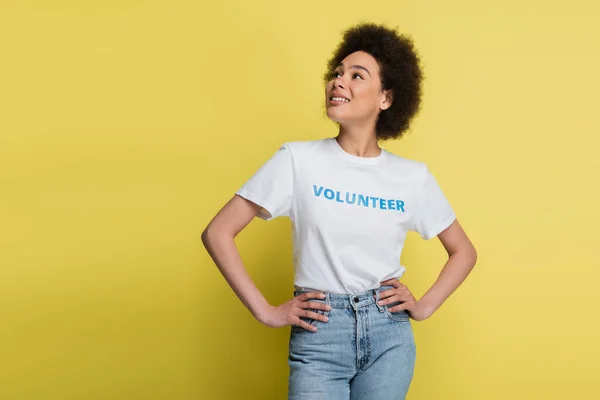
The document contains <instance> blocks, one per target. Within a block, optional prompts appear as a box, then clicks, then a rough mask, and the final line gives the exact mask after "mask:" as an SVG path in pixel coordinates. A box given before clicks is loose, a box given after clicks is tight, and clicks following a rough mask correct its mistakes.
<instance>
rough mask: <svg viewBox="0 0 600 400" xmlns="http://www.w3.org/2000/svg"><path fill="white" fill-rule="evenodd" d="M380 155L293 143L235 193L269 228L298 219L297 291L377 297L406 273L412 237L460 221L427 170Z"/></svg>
mask: <svg viewBox="0 0 600 400" xmlns="http://www.w3.org/2000/svg"><path fill="white" fill-rule="evenodd" d="M381 150H382V151H381V154H380V155H378V156H377V157H359V156H355V155H353V154H350V153H347V152H346V151H345V150H344V149H342V147H341V146H340V145H339V143H338V142H337V140H336V139H335V138H333V137H332V138H326V139H320V140H312V141H295V142H287V143H284V144H283V145H282V146H281V147H280V148H279V149H278V150H277V151H276V152H275V154H274V155H273V156H272V157H271V158H270V159H269V160H268V161H267V162H266V163H265V164H263V165H262V167H261V168H260V169H259V170H258V171H256V172H255V173H254V175H252V176H251V177H250V179H249V180H248V181H246V183H245V184H244V185H243V186H242V187H241V188H240V189H239V190H238V191H237V192H236V194H237V195H239V196H241V197H244V198H246V199H248V200H250V201H252V202H253V203H256V204H258V205H259V206H261V207H262V209H261V211H260V213H259V214H258V217H260V218H262V219H264V220H267V221H268V220H271V219H273V218H276V217H279V216H283V215H285V216H287V217H289V218H290V219H291V221H292V225H293V232H292V238H293V261H294V269H295V276H294V285H295V287H297V288H303V289H309V290H319V291H328V292H331V293H358V292H363V291H366V290H370V289H376V288H378V287H379V286H380V282H381V281H384V280H387V279H390V278H399V277H400V276H402V274H403V273H404V271H405V270H406V268H405V267H404V266H403V265H401V264H400V255H401V253H402V249H403V247H404V240H405V238H406V233H407V232H408V231H410V230H412V231H416V232H418V233H419V234H420V235H421V237H423V238H424V239H425V240H429V239H431V238H433V237H435V236H437V235H438V233H440V232H441V231H443V230H444V229H446V228H447V227H448V226H449V225H450V224H451V223H452V222H453V221H454V219H455V218H456V216H455V213H454V211H453V209H452V207H451V206H450V204H449V202H448V200H447V199H446V197H445V196H444V194H443V192H442V190H441V188H440V187H439V185H438V184H437V182H436V180H435V178H434V177H433V175H432V174H431V172H430V171H429V170H428V168H427V166H426V164H425V163H423V162H420V161H415V160H410V159H407V158H403V157H401V156H398V155H395V154H393V153H390V152H388V151H386V150H385V149H381Z"/></svg>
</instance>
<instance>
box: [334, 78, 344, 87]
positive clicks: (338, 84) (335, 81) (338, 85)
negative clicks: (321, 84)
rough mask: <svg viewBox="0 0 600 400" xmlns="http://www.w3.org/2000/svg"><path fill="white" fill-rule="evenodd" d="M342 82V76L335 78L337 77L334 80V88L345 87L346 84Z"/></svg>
mask: <svg viewBox="0 0 600 400" xmlns="http://www.w3.org/2000/svg"><path fill="white" fill-rule="evenodd" d="M340 83H341V80H340V78H339V77H338V78H335V79H334V80H333V88H334V89H335V88H338V87H341V88H343V87H344V86H342V85H341V84H340Z"/></svg>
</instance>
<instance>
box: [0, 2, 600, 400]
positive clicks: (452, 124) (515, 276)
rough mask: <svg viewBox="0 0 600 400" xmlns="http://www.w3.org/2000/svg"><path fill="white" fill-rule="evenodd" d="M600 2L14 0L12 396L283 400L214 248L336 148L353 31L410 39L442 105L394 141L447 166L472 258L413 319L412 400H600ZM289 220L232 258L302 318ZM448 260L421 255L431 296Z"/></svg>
mask: <svg viewBox="0 0 600 400" xmlns="http://www.w3.org/2000/svg"><path fill="white" fill-rule="evenodd" d="M599 11H600V6H598V5H597V3H596V2H592V1H582V0H575V1H572V2H568V3H565V2H547V1H541V0H537V1H528V2H523V1H517V0H510V1H502V2H494V3H491V2H482V1H475V0H457V1H452V2H447V1H435V2H416V1H398V0H395V1H375V2H364V1H342V2H333V3H323V2H318V1H299V2H284V1H252V2H244V1H219V2H210V3H208V2H195V1H174V0H171V1H166V0H162V1H141V0H140V1H123V0H120V1H95V2H81V1H74V0H71V1H64V0H63V1H59V0H55V1H41V0H35V1H33V0H32V1H3V2H2V3H0V50H1V57H2V62H1V63H0V191H1V194H0V226H1V228H0V318H1V320H0V398H2V399H6V400H12V399H19V400H21V399H86V400H91V399H128V400H129V399H144V400H150V399H165V400H171V399H176V400H180V399H181V400H184V399H185V400H187V399H284V398H286V393H287V374H288V369H287V343H288V342H287V341H288V335H289V327H287V328H280V329H273V328H268V327H265V326H263V325H261V324H260V323H259V322H257V321H256V320H255V319H254V318H253V317H252V315H251V314H250V313H249V312H248V311H247V310H246V309H245V307H244V306H243V305H242V303H241V302H240V301H239V300H238V298H237V297H236V296H235V294H234V293H233V291H232V290H231V289H230V288H229V286H228V285H227V284H226V282H225V280H224V279H223V278H222V276H221V275H220V273H219V271H218V269H217V268H216V266H215V265H214V263H213V262H212V260H211V259H210V257H209V256H208V254H207V253H206V251H205V249H204V248H203V246H202V244H201V241H200V233H201V231H202V229H203V228H204V227H205V226H206V224H207V223H208V222H209V220H210V218H212V216H213V215H214V214H215V213H216V212H217V211H218V210H219V209H220V207H221V206H222V205H223V204H224V203H225V202H226V201H227V200H228V199H229V198H230V197H231V196H232V195H233V193H234V192H235V191H236V190H237V189H238V188H239V187H240V186H241V185H242V184H243V183H244V182H245V181H246V180H247V179H248V178H249V177H250V176H251V174H252V173H253V172H254V171H255V170H257V169H258V168H259V167H260V165H262V163H264V162H265V161H266V160H267V159H268V158H269V157H270V156H272V155H273V154H274V153H275V151H276V150H277V148H278V147H279V145H280V144H281V143H283V142H285V141H292V140H313V139H320V138H324V137H332V136H335V135H336V134H337V131H336V128H335V125H334V124H333V123H332V122H331V121H329V120H327V118H326V117H325V116H324V114H323V109H322V103H323V101H324V96H323V86H322V82H321V76H322V73H323V71H324V70H323V69H324V67H325V61H326V59H327V58H328V57H329V56H330V55H331V53H332V51H333V49H334V47H335V45H336V44H337V43H338V42H339V40H340V39H341V32H342V31H343V30H344V29H345V28H346V27H348V26H350V25H351V24H353V23H356V22H360V21H367V20H368V21H374V22H382V23H386V24H388V25H390V26H398V27H399V29H400V31H401V32H404V33H408V34H410V35H412V36H413V38H414V40H415V44H416V46H417V49H418V51H419V53H420V55H421V58H422V61H423V67H424V73H425V76H426V81H425V84H424V100H423V110H422V112H421V113H420V114H419V116H418V117H417V119H416V120H415V124H414V126H413V128H412V131H411V132H410V133H409V134H408V135H407V136H406V137H405V138H404V139H403V140H399V141H395V142H384V143H382V146H383V147H384V148H386V149H387V150H389V151H392V152H394V153H396V154H399V155H402V156H404V157H408V158H413V159H417V160H421V161H424V162H427V163H428V165H429V166H430V168H431V170H432V171H433V172H434V174H435V175H436V178H437V179H438V181H439V183H440V184H441V186H442V188H443V190H444V192H445V193H446V195H447V197H448V199H449V200H450V202H451V204H452V205H453V207H454V208H455V210H456V212H457V214H458V216H459V220H460V221H461V223H462V225H463V227H464V228H465V230H466V232H467V233H468V235H469V236H470V238H471V240H472V241H473V243H474V244H475V246H476V248H477V250H478V254H479V260H478V263H477V265H476V267H475V270H474V271H473V272H472V274H471V275H470V276H469V277H468V279H467V280H466V282H465V283H464V284H463V285H462V286H461V287H460V288H459V289H458V291H457V292H455V294H453V295H452V296H451V297H450V299H449V300H448V301H447V302H446V303H445V304H444V305H443V306H442V307H441V308H440V309H439V310H438V311H437V312H436V313H435V314H434V315H433V316H432V317H431V318H430V319H428V320H425V321H422V322H414V321H413V327H414V331H415V336H416V341H417V365H416V370H415V376H414V379H413V384H412V386H411V389H410V392H409V396H408V398H409V399H411V400H417V399H423V400H425V399H426V400H430V399H444V400H449V399H460V400H467V399H477V400H481V399H485V400H494V399H509V398H510V399H546V400H547V399H597V398H600V386H599V385H598V382H599V380H600V372H599V371H600V366H599V365H598V364H599V361H598V360H599V359H600V343H599V339H600V329H599V325H600V323H599V322H598V306H600V304H599V303H600V302H599V300H600V295H599V291H598V289H597V285H598V281H599V280H600V269H599V267H600V261H599V260H600V258H599V257H598V255H597V251H598V246H599V244H598V237H599V235H598V226H600V212H599V208H598V206H599V200H600V196H599V193H598V182H599V181H600V179H599V178H600V176H599V175H600V174H599V172H600V159H599V157H598V148H599V145H600V140H599V139H598V126H599V124H598V123H599V122H600V117H599V116H598V113H597V108H598V93H599V92H600V84H599V83H600V79H599V78H598V71H600V55H599V54H600V53H599V52H598V39H599V38H600V26H599V25H598V24H597V21H598V16H599ZM290 229H291V223H290V221H289V220H287V219H284V218H280V219H277V220H274V221H272V222H268V223H266V222H264V221H261V220H258V219H256V220H254V221H253V222H252V223H251V224H250V225H249V226H248V228H247V229H246V230H244V231H243V232H242V233H241V234H240V235H239V236H238V237H237V239H236V243H237V244H238V246H239V249H240V252H241V254H242V258H243V260H244V262H245V265H246V267H247V268H248V270H249V272H250V274H251V276H252V278H253V279H254V281H255V283H256V284H257V285H258V287H259V289H260V290H261V291H262V292H263V294H264V295H265V296H266V297H267V299H268V300H269V301H270V302H271V304H280V303H282V302H284V301H287V300H289V299H290V298H291V295H292V284H293V282H292V279H293V267H292V264H291V255H292V253H291V251H292V248H291V230H290ZM444 260H445V252H444V250H443V247H442V246H441V245H440V244H439V242H438V240H437V239H433V240H432V241H423V240H422V239H420V237H418V236H417V235H416V234H415V233H411V234H410V235H409V237H408V241H407V245H406V248H405V252H404V254H403V257H402V261H403V264H404V265H406V266H407V269H408V271H407V273H406V275H405V277H404V278H403V282H404V283H406V284H407V285H408V286H409V288H411V290H412V291H413V293H414V294H415V296H416V297H419V296H421V295H422V294H423V293H424V292H425V291H426V290H427V289H428V288H429V286H430V285H431V284H432V283H433V281H434V280H435V278H436V277H437V274H438V272H439V270H440V268H441V266H442V264H443V262H444Z"/></svg>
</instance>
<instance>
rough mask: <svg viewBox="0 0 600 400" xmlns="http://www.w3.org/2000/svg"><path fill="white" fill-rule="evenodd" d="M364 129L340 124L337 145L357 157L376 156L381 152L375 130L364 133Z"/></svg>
mask: <svg viewBox="0 0 600 400" xmlns="http://www.w3.org/2000/svg"><path fill="white" fill-rule="evenodd" d="M365 132H366V131H365V130H362V129H357V128H347V127H344V126H340V130H339V133H338V136H337V137H336V140H337V141H338V143H339V145H340V146H341V147H342V148H343V149H344V151H346V152H347V153H349V154H352V155H355V156H358V157H377V156H379V155H380V154H381V151H382V150H381V148H380V147H379V145H378V144H377V136H376V135H375V131H374V130H373V131H371V132H370V133H365Z"/></svg>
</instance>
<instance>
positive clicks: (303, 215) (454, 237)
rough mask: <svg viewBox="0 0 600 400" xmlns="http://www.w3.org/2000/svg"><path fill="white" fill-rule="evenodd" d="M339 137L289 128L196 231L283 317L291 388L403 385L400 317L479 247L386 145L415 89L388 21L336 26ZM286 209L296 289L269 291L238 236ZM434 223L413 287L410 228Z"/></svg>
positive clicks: (427, 230) (389, 389)
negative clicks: (439, 256) (430, 274)
mask: <svg viewBox="0 0 600 400" xmlns="http://www.w3.org/2000/svg"><path fill="white" fill-rule="evenodd" d="M324 78H325V82H324V83H325V107H326V113H327V116H328V117H329V118H330V119H331V120H333V121H334V122H336V123H337V126H338V128H339V131H338V134H337V136H336V137H329V138H325V139H321V140H312V141H295V142H286V143H283V145H282V146H281V147H280V148H279V149H278V150H277V151H276V152H275V154H274V155H273V156H272V157H271V158H270V159H269V160H268V161H267V162H266V163H265V164H264V165H263V166H262V167H261V168H260V169H259V170H258V171H257V172H255V173H254V175H253V176H251V177H250V179H249V180H248V181H247V182H246V183H245V184H244V185H243V186H242V187H241V188H240V189H239V190H238V191H237V192H236V194H235V195H234V196H233V197H232V198H231V200H230V201H229V202H228V203H227V204H226V205H225V206H224V207H223V208H222V209H221V210H220V211H219V213H218V214H217V215H216V216H215V217H214V218H213V219H212V221H211V222H210V223H209V225H208V226H207V228H206V229H205V230H204V232H203V234H202V240H203V243H204V244H205V246H206V248H207V251H208V252H209V254H210V255H211V257H212V258H213V260H214V261H215V263H216V265H217V266H218V268H219V269H220V271H221V273H222V274H223V276H224V277H225V279H226V280H227V282H228V283H229V285H230V286H231V288H232V289H233V290H234V292H235V293H236V295H237V296H238V297H239V298H240V300H241V301H242V302H243V303H244V305H245V306H246V307H247V308H248V309H249V310H250V312H251V313H252V314H253V315H254V316H255V317H256V318H257V319H258V321H260V322H261V323H263V324H265V325H267V326H270V327H282V326H286V325H291V329H290V341H289V358H288V364H289V367H290V375H289V399H290V400H292V399H294V400H297V399H303V400H304V399H310V400H320V399H323V400H338V399H339V400H342V399H343V400H348V399H352V400H357V399H374V400H378V399H386V400H389V399H404V398H405V397H406V393H407V391H408V388H409V385H410V383H411V380H412V377H413V371H414V366H415V356H416V348H415V341H414V337H413V331H412V325H411V322H410V320H409V318H411V319H413V320H415V321H421V320H424V319H426V318H428V317H430V316H431V315H432V314H433V313H434V311H435V310H437V309H438V308H439V307H440V306H441V305H442V303H443V302H444V301H445V300H446V299H447V298H448V297H449V296H450V294H451V293H452V292H453V291H454V290H455V289H456V288H457V287H458V286H459V285H460V284H461V283H462V282H463V281H464V279H465V278H466V276H467V275H468V274H469V272H470V271H471V269H472V268H473V266H474V265H475V261H476V251H475V249H474V247H473V245H472V243H471V242H470V240H469V239H468V237H467V236H466V234H465V232H464V231H463V229H462V228H461V226H460V224H459V223H458V220H457V219H456V215H455V213H454V211H453V209H452V207H451V206H450V204H449V202H448V201H447V199H446V197H445V196H444V194H443V192H442V190H441V188H440V186H439V185H438V184H437V182H436V180H435V178H434V176H433V175H432V173H431V172H430V171H429V170H428V168H427V165H426V164H425V163H423V162H420V161H416V160H411V159H407V158H404V157H401V156H398V155H395V154H393V153H390V152H388V151H386V150H384V149H382V148H380V147H379V146H378V140H388V139H396V138H400V137H401V136H402V134H403V133H404V132H406V131H407V130H408V128H409V125H410V122H411V120H412V119H413V117H414V116H415V115H416V113H417V111H418V110H419V107H420V102H421V81H422V73H421V69H420V66H419V58H418V55H417V54H416V52H415V50H414V47H413V44H412V41H411V39H409V38H408V37H405V36H403V35H399V34H398V33H396V31H394V30H392V29H389V28H387V27H385V26H383V25H377V24H372V23H362V24H359V25H356V26H353V27H351V28H348V29H347V30H346V31H345V32H344V37H343V40H342V42H341V43H340V44H339V45H338V47H337V48H336V50H335V51H334V54H333V56H332V58H331V59H330V60H329V61H328V69H327V71H326V74H325V77H324ZM255 216H258V217H260V218H261V219H264V220H271V219H273V218H276V217H279V216H287V217H289V218H290V219H291V220H292V223H293V244H294V253H293V254H294V267H295V277H294V285H295V287H294V289H295V290H294V293H293V294H294V296H293V298H292V299H290V300H289V301H287V302H285V303H283V304H280V305H271V304H269V303H268V302H267V301H266V300H265V298H264V297H263V296H262V294H261V293H260V291H259V290H258V289H257V287H256V286H255V285H254V283H253V282H252V280H251V278H250V277H249V275H248V274H247V272H246V270H245V268H244V266H243V264H242V261H241V259H240V255H239V253H238V251H237V248H236V246H235V244H234V237H235V236H236V235H237V234H238V233H239V232H240V231H241V230H242V229H243V228H244V227H245V226H246V225H247V224H248V223H250V221H251V220H252V219H253V218H254V217H255ZM410 230H412V231H415V232H418V233H419V234H420V235H421V236H422V237H423V238H424V239H431V238H433V237H438V238H439V240H440V241H441V242H442V244H443V246H444V247H445V249H446V251H447V253H448V255H449V257H448V260H447V262H446V263H445V265H444V266H443V268H442V270H441V273H440V275H439V278H438V279H437V280H436V282H435V283H434V284H433V285H432V287H431V288H430V289H429V290H428V291H427V292H426V293H425V295H424V296H422V297H421V298H420V299H419V300H416V299H415V298H414V297H413V295H412V293H411V292H410V290H409V289H408V287H407V286H406V285H404V284H402V283H401V282H400V281H399V280H398V278H400V277H401V276H402V275H403V273H404V271H405V267H404V266H402V265H400V254H401V252H402V248H403V245H404V240H405V237H406V234H407V232H408V231H410Z"/></svg>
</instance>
